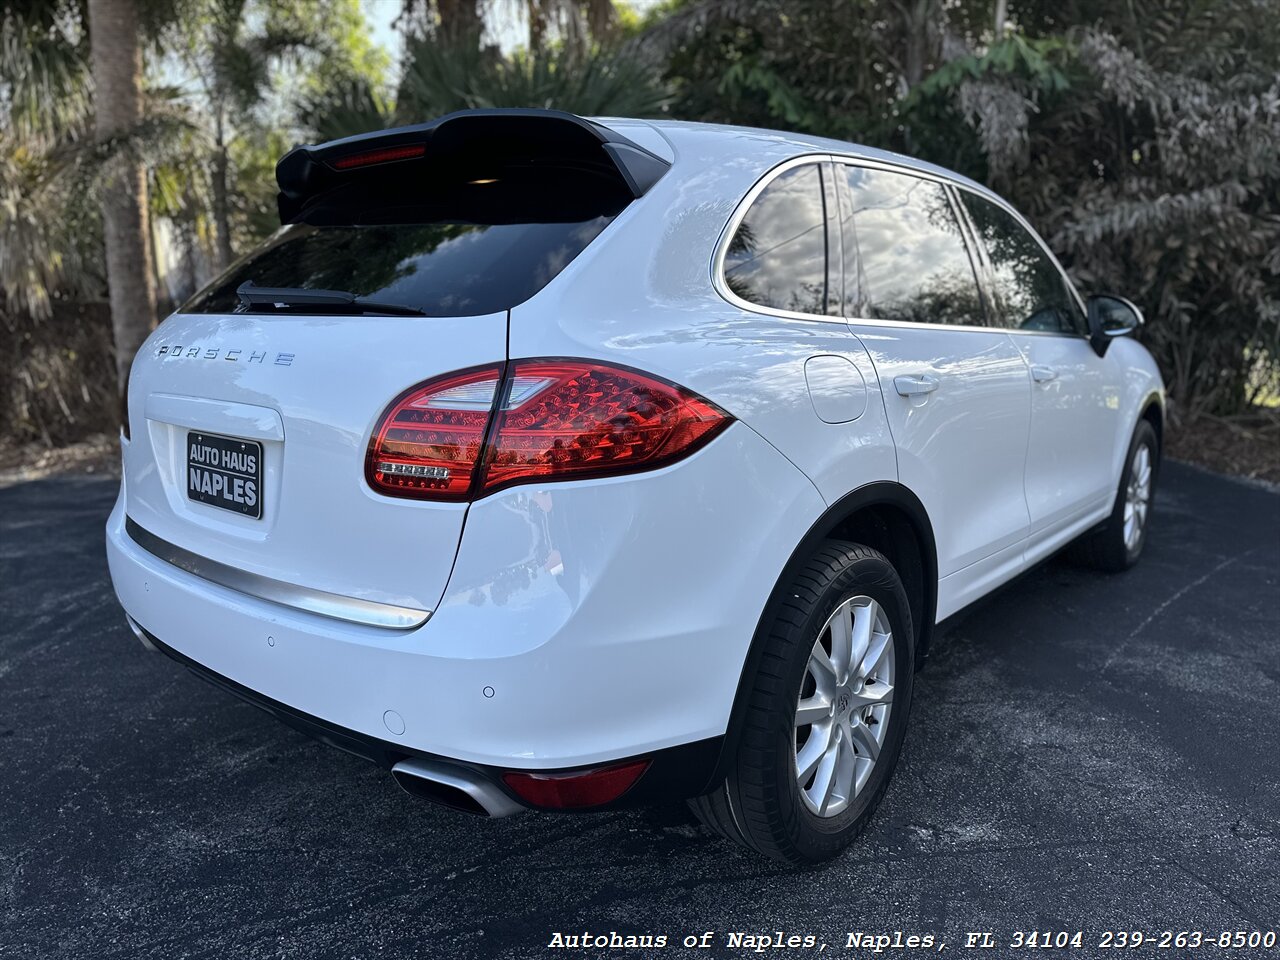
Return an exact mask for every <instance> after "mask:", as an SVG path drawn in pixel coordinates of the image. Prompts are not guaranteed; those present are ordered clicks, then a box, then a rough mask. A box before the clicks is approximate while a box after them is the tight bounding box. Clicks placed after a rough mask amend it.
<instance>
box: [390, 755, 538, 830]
mask: <svg viewBox="0 0 1280 960" xmlns="http://www.w3.org/2000/svg"><path fill="white" fill-rule="evenodd" d="M391 775H392V776H393V777H395V781H396V783H398V784H400V788H401V789H402V790H404V792H405V793H407V794H409V795H411V796H414V797H419V798H421V799H423V800H430V801H431V802H432V803H438V804H440V805H441V806H445V807H449V808H450V809H452V810H460V811H462V812H463V813H470V814H474V815H476V816H481V817H507V816H510V815H511V814H513V813H519V812H520V811H522V810H524V807H522V806H521V805H520V804H518V803H517V802H516V801H515V800H513V799H511V797H509V796H507V794H506V793H505V792H503V790H502V789H501V788H500V787H499V786H498V785H497V784H495V783H493V782H492V781H490V780H488V779H485V778H484V777H482V776H480V775H479V774H476V773H473V772H472V771H470V770H468V769H466V768H465V767H455V766H452V765H450V764H445V763H436V762H434V761H431V760H422V759H419V758H414V759H411V760H401V761H400V762H399V763H397V764H396V765H395V766H394V767H392V768H391Z"/></svg>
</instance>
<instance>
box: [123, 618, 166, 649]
mask: <svg viewBox="0 0 1280 960" xmlns="http://www.w3.org/2000/svg"><path fill="white" fill-rule="evenodd" d="M124 622H125V623H127V624H129V629H130V630H132V631H133V635H134V636H135V637H137V638H138V640H139V641H141V643H142V645H143V646H144V647H146V648H147V649H148V650H150V651H151V652H152V653H159V652H160V648H159V647H157V646H156V645H155V644H154V643H152V642H151V638H150V637H148V636H147V631H145V630H143V629H142V628H141V627H140V626H138V621H137V620H134V619H133V617H131V616H129V615H128V614H127V613H126V614H125V615H124Z"/></svg>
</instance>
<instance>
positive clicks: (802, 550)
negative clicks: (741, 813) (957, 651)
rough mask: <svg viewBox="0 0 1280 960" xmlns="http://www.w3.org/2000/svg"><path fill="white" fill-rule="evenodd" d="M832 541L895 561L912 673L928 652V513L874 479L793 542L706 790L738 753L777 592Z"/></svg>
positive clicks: (932, 575) (931, 604) (898, 487)
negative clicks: (907, 619) (908, 622)
mask: <svg viewBox="0 0 1280 960" xmlns="http://www.w3.org/2000/svg"><path fill="white" fill-rule="evenodd" d="M833 538H834V539H845V540H853V541H855V542H858V543H863V544H864V545H866V546H869V547H872V548H873V549H876V550H879V551H880V552H881V553H883V554H885V555H886V556H887V557H889V559H890V560H891V561H893V562H894V566H895V568H899V576H900V577H902V578H903V586H904V587H905V588H906V591H907V595H908V598H909V600H910V602H911V619H912V633H913V635H914V641H915V652H916V667H917V669H919V667H920V665H921V664H922V663H923V661H924V658H925V656H926V655H927V654H928V650H929V642H930V640H931V639H932V637H933V629H934V619H935V615H936V611H937V602H938V560H937V548H936V546H935V544H934V537H933V526H932V524H931V523H930V522H929V515H928V513H927V512H926V511H925V508H924V505H923V504H922V503H921V502H920V500H919V498H918V497H916V495H915V494H914V493H912V492H911V491H910V490H909V489H908V488H907V487H905V486H903V485H902V484H900V483H896V482H893V481H878V482H875V483H869V484H867V485H865V486H862V487H858V488H857V489H856V490H853V491H851V492H850V493H847V494H845V496H843V497H841V498H840V499H839V500H837V501H836V502H835V503H833V504H831V505H830V506H829V507H828V508H827V510H826V511H825V512H824V513H823V514H822V516H821V517H819V518H818V520H817V521H815V522H814V524H813V525H812V526H811V527H810V528H809V530H808V532H807V533H806V534H805V535H804V537H803V538H801V540H800V542H799V543H798V544H796V547H795V549H794V550H793V551H792V552H791V556H790V557H789V558H788V560H787V562H786V565H785V566H783V568H782V573H781V574H779V576H778V580H777V582H776V583H775V584H774V587H773V590H772V592H771V593H770V595H769V600H768V602H767V603H766V604H765V606H764V610H763V611H762V612H761V614H760V619H759V621H758V622H757V623H756V629H755V633H754V634H753V635H752V637H751V646H750V648H749V649H748V651H747V656H746V659H745V660H744V661H743V665H742V673H741V675H740V676H739V677H738V688H737V692H736V693H735V694H734V698H733V708H732V710H731V711H730V714H729V724H728V728H727V729H726V731H725V737H724V742H723V744H722V746H721V750H720V757H719V759H718V761H717V763H716V767H715V770H714V771H713V773H712V776H711V779H710V780H709V781H708V783H707V789H708V790H710V789H712V788H713V787H714V786H715V785H717V784H718V783H720V782H721V780H723V779H724V776H725V774H726V773H727V764H728V762H729V760H730V758H732V757H733V755H734V753H735V751H736V750H737V746H738V739H739V737H740V736H741V732H742V725H743V720H744V715H745V713H746V701H747V697H746V695H745V691H746V689H747V687H748V678H750V677H751V676H753V675H754V673H755V671H756V669H757V668H758V666H759V662H760V657H761V655H762V652H763V648H764V635H765V633H766V631H767V629H768V625H769V623H770V622H771V621H772V619H773V617H774V616H775V614H776V612H777V608H778V605H779V604H780V602H781V599H782V591H783V590H784V588H785V587H786V585H787V584H788V583H789V582H790V581H791V579H792V578H793V577H794V576H795V574H796V572H797V570H798V569H799V568H800V567H801V566H803V565H804V564H805V563H806V562H807V561H808V559H809V557H810V556H812V555H813V552H814V550H816V549H817V547H818V545H819V544H820V543H822V542H823V541H824V540H829V539H833ZM868 541H870V542H868ZM900 564H901V567H900V566H899V565H900Z"/></svg>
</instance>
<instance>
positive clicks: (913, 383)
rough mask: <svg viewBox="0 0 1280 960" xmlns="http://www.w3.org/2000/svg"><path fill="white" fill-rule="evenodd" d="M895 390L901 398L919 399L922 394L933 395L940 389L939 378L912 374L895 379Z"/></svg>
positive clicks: (925, 374)
mask: <svg viewBox="0 0 1280 960" xmlns="http://www.w3.org/2000/svg"><path fill="white" fill-rule="evenodd" d="M893 388H894V389H895V390H897V391H898V395H899V396H903V397H918V396H920V395H921V394H925V393H933V391H935V390H937V389H938V378H937V377H934V376H930V375H929V374H927V373H921V374H911V375H909V376H901V377H894V378H893Z"/></svg>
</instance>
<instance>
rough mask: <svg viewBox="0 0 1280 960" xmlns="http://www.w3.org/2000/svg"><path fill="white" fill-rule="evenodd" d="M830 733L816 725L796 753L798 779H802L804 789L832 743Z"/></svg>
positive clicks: (801, 784)
mask: <svg viewBox="0 0 1280 960" xmlns="http://www.w3.org/2000/svg"><path fill="white" fill-rule="evenodd" d="M830 733H831V732H830V731H829V730H823V729H821V728H819V727H814V728H813V730H812V732H811V733H810V734H809V739H808V740H806V741H805V744H804V746H803V747H801V748H800V752H799V753H797V754H796V779H797V780H799V781H800V787H801V789H804V785H805V784H806V783H808V782H809V777H811V776H812V775H813V771H814V770H816V769H817V767H818V763H819V761H821V760H822V757H823V754H825V753H826V752H827V747H828V746H829V745H830V743H831V736H830Z"/></svg>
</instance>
